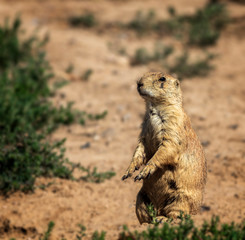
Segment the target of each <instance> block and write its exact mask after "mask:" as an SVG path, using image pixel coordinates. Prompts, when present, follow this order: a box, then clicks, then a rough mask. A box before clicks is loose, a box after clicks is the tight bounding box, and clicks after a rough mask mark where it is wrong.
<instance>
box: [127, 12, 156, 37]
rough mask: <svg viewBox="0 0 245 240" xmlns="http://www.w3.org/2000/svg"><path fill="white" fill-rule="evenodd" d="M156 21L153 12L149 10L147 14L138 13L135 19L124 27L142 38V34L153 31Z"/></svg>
mask: <svg viewBox="0 0 245 240" xmlns="http://www.w3.org/2000/svg"><path fill="white" fill-rule="evenodd" d="M155 21H156V13H155V11H154V10H149V11H148V13H145V14H144V13H143V12H142V11H138V12H137V13H136V15H135V17H134V18H133V19H132V20H131V21H130V22H129V23H127V24H126V27H127V28H129V29H132V30H134V31H136V32H137V33H138V35H140V36H142V35H143V34H145V33H147V32H149V31H152V29H154V25H155Z"/></svg>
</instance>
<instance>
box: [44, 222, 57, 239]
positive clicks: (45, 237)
mask: <svg viewBox="0 0 245 240" xmlns="http://www.w3.org/2000/svg"><path fill="white" fill-rule="evenodd" d="M54 225H55V224H54V222H49V224H48V229H47V231H46V232H45V233H44V236H43V238H40V240H49V237H50V234H51V232H52V231H53V228H54Z"/></svg>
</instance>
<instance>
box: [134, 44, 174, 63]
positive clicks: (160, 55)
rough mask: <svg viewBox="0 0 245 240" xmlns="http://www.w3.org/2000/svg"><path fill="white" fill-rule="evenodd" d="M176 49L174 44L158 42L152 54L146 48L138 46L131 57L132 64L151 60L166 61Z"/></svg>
mask: <svg viewBox="0 0 245 240" xmlns="http://www.w3.org/2000/svg"><path fill="white" fill-rule="evenodd" d="M173 51H174V48H173V47H172V46H164V45H162V44H157V45H156V46H155V49H154V52H153V53H152V54H151V53H149V52H148V51H147V50H146V49H145V48H138V49H137V50H136V51H135V55H134V56H133V57H132V59H131V65H142V64H147V63H150V62H159V61H162V62H165V61H166V60H167V58H168V56H170V55H171V54H172V53H173Z"/></svg>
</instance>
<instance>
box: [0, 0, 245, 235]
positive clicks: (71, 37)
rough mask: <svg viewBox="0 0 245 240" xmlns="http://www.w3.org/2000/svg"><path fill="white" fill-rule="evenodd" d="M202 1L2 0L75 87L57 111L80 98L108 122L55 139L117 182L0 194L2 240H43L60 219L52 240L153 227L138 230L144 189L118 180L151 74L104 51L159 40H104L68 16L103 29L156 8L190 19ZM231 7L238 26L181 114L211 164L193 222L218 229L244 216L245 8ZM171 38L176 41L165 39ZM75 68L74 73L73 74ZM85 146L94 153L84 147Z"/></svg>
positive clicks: (190, 91)
mask: <svg viewBox="0 0 245 240" xmlns="http://www.w3.org/2000/svg"><path fill="white" fill-rule="evenodd" d="M204 4H205V1H194V2H193V1H191V0H183V1H181V2H180V1H177V0H171V1H170V0H166V1H160V0H155V1H153V0H152V1H150V0H149V1H148V0H144V1H137V0H132V1H105V0H101V1H74V0H72V1H62V0H52V1H47V0H46V1H45V0H43V1H40V0H39V1H37V0H29V1H28V0H22V1H17V0H16V1H14V0H8V1H5V0H4V1H0V16H1V18H0V21H1V22H3V19H4V17H7V16H8V17H11V18H12V17H14V16H15V15H16V13H21V16H22V20H23V28H24V29H26V32H27V34H30V33H31V32H32V31H33V30H34V29H35V28H37V27H38V28H39V34H40V35H43V34H44V33H45V32H48V33H49V34H50V37H51V38H50V41H49V43H48V45H47V48H46V49H47V56H48V59H49V60H50V62H51V64H52V66H53V69H54V72H55V73H56V74H57V75H58V76H60V77H63V78H65V79H68V80H69V82H70V83H69V85H67V86H65V87H64V88H62V89H61V90H59V91H58V94H57V95H56V97H55V98H54V102H55V103H56V104H57V105H61V104H65V103H66V102H68V101H74V102H75V104H74V107H76V108H78V109H80V110H85V111H87V112H90V113H100V112H103V111H104V110H107V111H108V115H107V116H106V118H105V119H103V120H100V121H90V122H88V123H87V125H86V126H84V127H83V126H80V125H78V124H77V125H72V126H69V127H61V128H60V129H58V130H57V131H56V132H55V133H54V134H53V136H52V139H53V140H57V139H62V138H66V139H67V140H66V143H65V146H66V149H67V151H66V156H67V157H68V158H69V159H70V160H71V161H72V162H79V163H81V164H82V165H84V166H86V167H88V166H90V167H95V166H96V167H97V168H98V171H110V170H113V171H115V172H116V176H115V177H113V178H112V179H110V180H106V181H105V182H104V183H100V184H96V183H86V182H83V181H80V182H76V181H70V180H60V179H38V181H37V186H38V185H40V184H41V183H43V184H48V183H51V186H49V187H48V188H46V189H44V190H42V189H37V190H36V191H35V193H30V194H24V193H20V192H17V193H14V194H13V195H11V196H10V197H9V198H4V197H0V206H1V211H0V239H10V238H11V237H12V238H16V239H38V238H39V237H40V236H41V234H42V233H43V232H45V231H46V229H47V225H48V223H49V222H50V221H54V222H55V227H54V230H53V232H52V235H51V239H61V238H62V237H63V238H66V239H75V238H76V234H77V233H78V231H79V227H78V224H82V225H84V226H86V228H87V235H88V237H89V236H91V234H92V233H93V232H94V231H95V230H98V231H102V230H103V231H106V232H107V233H106V236H107V239H116V238H117V236H118V234H119V232H120V231H122V226H123V225H124V224H127V225H128V227H129V228H130V229H131V230H139V231H140V230H142V229H145V228H146V227H147V225H142V226H141V225H139V223H138V221H137V218H136V215H135V199H136V195H137V192H138V191H139V189H140V187H141V184H142V183H141V182H139V183H138V182H137V183H135V182H133V179H128V180H127V181H124V182H122V181H121V177H122V175H123V173H124V171H125V170H126V168H127V166H128V164H129V162H130V160H131V157H132V154H133V151H134V148H135V146H136V144H137V137H138V134H139V131H140V124H141V121H142V115H143V113H144V102H143V100H142V99H141V98H140V97H139V96H138V94H137V91H136V84H135V83H136V80H137V79H138V78H139V77H140V76H141V75H142V74H143V73H145V72H146V71H148V70H149V68H150V67H149V66H143V67H131V66H130V64H129V58H128V57H127V56H119V55H118V54H116V53H115V51H113V49H111V48H110V47H108V45H109V43H112V44H116V45H120V46H121V45H122V46H124V47H125V48H126V50H127V52H128V53H129V54H131V55H132V54H133V52H134V50H135V49H136V48H137V47H140V46H153V44H154V42H156V40H157V39H156V38H157V37H156V36H152V35H149V36H148V35H147V36H145V37H144V38H137V37H136V36H135V35H134V34H132V33H128V32H120V31H115V30H113V29H112V31H110V32H109V33H108V32H106V31H105V29H104V31H98V30H94V29H91V30H90V29H84V28H71V27H70V26H69V25H68V23H67V18H68V17H69V16H71V15H75V14H79V13H82V12H85V11H92V12H93V13H95V15H96V17H97V18H98V19H99V20H100V22H101V23H108V22H110V21H118V20H120V21H122V22H125V21H128V20H129V19H131V18H132V17H133V16H134V14H135V12H136V11H137V10H139V9H144V10H148V9H154V10H155V11H156V12H157V13H158V16H159V17H162V18H166V17H167V16H168V14H167V10H166V9H167V6H169V5H172V6H174V7H175V8H176V9H177V11H178V12H179V13H191V12H194V11H195V9H196V8H200V7H202V6H203V5H204ZM228 9H229V11H230V14H231V16H232V17H234V18H236V19H238V21H237V22H238V25H235V26H234V24H233V25H232V24H231V25H230V26H229V27H228V28H227V29H226V30H225V31H224V32H223V33H222V35H221V37H220V39H219V40H218V43H217V44H216V46H214V47H211V48H210V50H212V51H214V52H215V53H216V54H217V55H218V57H217V58H216V59H215V60H214V64H215V67H216V68H215V70H214V71H213V72H212V73H211V74H210V75H209V76H208V77H205V78H201V77H195V78H192V79H184V80H183V81H182V83H181V86H182V90H183V95H184V107H185V109H186V111H187V113H188V114H189V116H190V117H191V120H192V124H193V127H194V129H195V130H196V131H197V133H198V135H199V137H200V139H201V141H202V143H203V145H204V148H205V153H206V157H207V160H208V182H207V186H206V191H205V198H204V203H203V208H202V211H201V212H200V214H198V215H196V216H193V219H194V220H195V221H196V222H197V224H201V223H202V222H203V221H204V220H209V219H210V218H211V217H212V216H213V215H219V216H220V218H221V220H222V222H231V221H234V222H237V223H239V222H241V221H242V220H243V219H245V175H244V171H245V104H244V102H245V84H244V76H243V75H245V68H244V55H245V41H244V28H242V27H239V19H244V16H245V6H244V5H239V4H237V3H234V2H229V3H228ZM243 26H244V25H243ZM160 40H161V39H160ZM164 40H165V39H164V38H163V41H164ZM166 41H167V42H171V40H170V39H168V38H167V39H166ZM70 63H71V64H73V65H74V71H73V72H72V73H71V74H67V73H66V72H65V69H66V68H67V67H68V65H69V64H70ZM87 69H92V70H93V74H92V75H91V78H90V79H89V80H88V81H82V80H81V78H80V76H81V75H82V74H83V73H84V72H85V71H86V70H87ZM163 70H164V69H163ZM88 143H89V144H88ZM86 144H87V146H88V147H87V148H83V147H82V146H84V145H86Z"/></svg>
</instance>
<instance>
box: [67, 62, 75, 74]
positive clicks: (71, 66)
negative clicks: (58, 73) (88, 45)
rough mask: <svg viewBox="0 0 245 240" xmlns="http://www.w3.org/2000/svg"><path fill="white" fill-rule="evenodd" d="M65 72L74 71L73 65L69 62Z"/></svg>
mask: <svg viewBox="0 0 245 240" xmlns="http://www.w3.org/2000/svg"><path fill="white" fill-rule="evenodd" d="M65 71H66V73H72V72H73V71H74V65H73V64H72V63H70V64H69V65H68V66H67V68H66V70H65Z"/></svg>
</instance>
